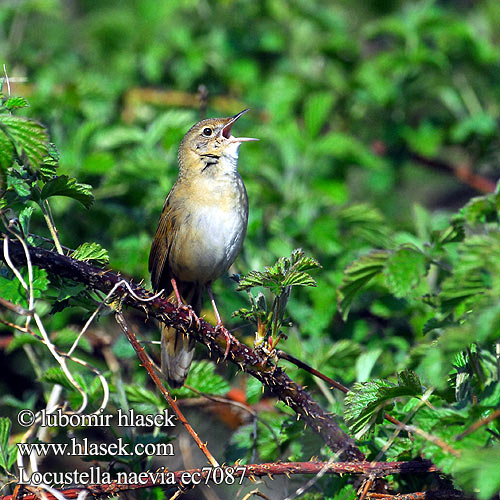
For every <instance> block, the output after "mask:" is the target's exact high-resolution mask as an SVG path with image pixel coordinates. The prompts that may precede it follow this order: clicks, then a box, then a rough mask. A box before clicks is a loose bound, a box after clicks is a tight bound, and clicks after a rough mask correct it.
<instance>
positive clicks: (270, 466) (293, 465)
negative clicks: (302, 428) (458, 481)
mask: <svg viewBox="0 0 500 500" xmlns="http://www.w3.org/2000/svg"><path fill="white" fill-rule="evenodd" d="M215 470H219V471H220V473H221V474H214V471H215ZM229 471H230V474H231V475H232V476H233V477H234V478H241V476H244V477H245V478H249V479H253V478H256V477H265V476H268V477H270V478H271V479H272V478H273V476H279V475H286V476H290V475H292V474H318V473H319V472H320V471H324V472H325V473H326V474H355V475H366V474H370V475H371V476H372V477H374V478H378V477H384V476H388V475H390V474H423V473H428V472H439V471H438V469H437V468H436V466H435V465H432V464H431V463H430V462H428V461H425V460H423V461H413V462H332V463H329V462H283V463H267V464H251V465H244V466H243V465H238V464H234V465H232V466H223V467H216V468H215V469H212V468H210V467H204V468H202V469H189V470H181V471H175V472H171V473H169V472H168V471H166V470H160V471H158V476H156V473H154V472H153V473H151V475H150V479H149V480H147V481H144V482H142V481H141V484H122V483H118V482H117V481H112V482H111V483H109V484H91V485H88V486H86V487H84V488H82V487H80V488H70V489H67V490H62V491H61V492H60V493H61V494H62V495H64V497H65V498H67V499H76V498H78V494H79V493H80V492H81V491H85V490H88V491H90V492H91V493H92V496H93V497H94V498H98V497H109V496H110V495H113V496H117V495H118V494H119V493H122V492H124V491H127V490H137V489H142V488H151V487H152V486H157V485H161V486H165V481H164V478H163V475H164V474H169V475H170V477H169V482H168V485H169V486H175V485H177V486H178V487H180V488H181V489H184V488H191V487H193V482H189V481H186V479H188V480H189V478H196V479H197V480H201V481H200V483H199V484H205V482H206V481H207V482H210V480H211V478H214V477H215V479H220V477H222V476H221V475H222V474H228V473H229ZM90 474H91V475H92V471H90ZM96 475H98V474H97V473H96ZM225 477H229V476H225ZM183 478H184V479H183ZM238 482H239V481H238ZM427 493H429V492H427ZM434 493H439V492H434ZM457 493H458V492H457ZM45 495H46V497H47V499H48V500H56V499H55V497H54V496H53V495H51V494H50V493H48V492H46V493H45ZM368 496H370V493H368ZM386 497H387V498H392V496H391V495H387V496H386ZM381 498H385V497H384V496H382V497H381ZM398 498H399V497H398ZM421 498H431V497H421ZM436 498H437V497H436ZM440 498H443V497H440ZM456 498H459V497H458V496H457V497H456ZM0 500H15V499H14V495H5V496H0ZM22 500H38V498H37V496H36V495H25V496H23V497H22Z"/></svg>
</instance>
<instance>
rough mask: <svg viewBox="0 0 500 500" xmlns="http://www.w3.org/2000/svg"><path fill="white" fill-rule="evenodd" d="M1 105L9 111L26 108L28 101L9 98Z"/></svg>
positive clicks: (20, 98)
mask: <svg viewBox="0 0 500 500" xmlns="http://www.w3.org/2000/svg"><path fill="white" fill-rule="evenodd" d="M3 105H4V106H5V107H6V108H7V109H8V110H9V111H12V110H13V109H21V108H27V107H28V106H29V104H28V101H27V100H26V99H25V98H24V97H9V98H8V99H6V100H5V101H4V102H3Z"/></svg>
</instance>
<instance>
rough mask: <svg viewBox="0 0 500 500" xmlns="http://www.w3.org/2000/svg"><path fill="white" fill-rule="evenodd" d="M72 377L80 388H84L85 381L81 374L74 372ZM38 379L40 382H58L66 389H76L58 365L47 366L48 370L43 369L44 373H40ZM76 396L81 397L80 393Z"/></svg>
mask: <svg viewBox="0 0 500 500" xmlns="http://www.w3.org/2000/svg"><path fill="white" fill-rule="evenodd" d="M72 375H73V378H74V379H75V381H76V382H77V384H78V385H79V386H80V387H81V388H82V389H84V390H85V389H86V384H85V381H84V380H83V378H82V376H81V375H80V374H79V373H77V372H74V373H73V374H72ZM40 381H42V382H49V383H52V384H59V385H61V386H63V387H65V388H66V389H69V390H70V391H76V388H75V387H74V386H73V384H72V383H71V382H70V381H69V379H68V377H66V375H65V374H64V372H63V371H62V369H61V368H60V367H59V366H53V367H51V368H49V369H48V370H46V371H45V373H43V374H42V376H41V377H40ZM78 396H79V397H80V398H81V396H80V394H78Z"/></svg>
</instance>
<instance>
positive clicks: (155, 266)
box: [149, 189, 177, 295]
mask: <svg viewBox="0 0 500 500" xmlns="http://www.w3.org/2000/svg"><path fill="white" fill-rule="evenodd" d="M172 192H173V189H172V190H171V191H170V193H169V195H168V196H167V199H166V200H165V204H164V205H163V210H162V212H161V217H160V221H159V223H158V228H157V229H156V234H155V237H154V239H153V244H152V245H151V251H150V253H149V272H150V273H151V283H152V285H153V289H154V290H160V289H162V288H163V289H164V290H165V294H166V295H169V294H170V293H171V292H172V284H171V282H170V280H171V278H172V277H173V276H172V272H171V270H170V266H169V263H168V254H169V252H170V247H171V246H172V242H173V240H174V238H175V233H176V230H177V228H176V224H175V221H176V217H174V216H172V215H173V214H172V206H171V204H170V197H171V194H172Z"/></svg>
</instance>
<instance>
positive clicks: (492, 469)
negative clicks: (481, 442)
mask: <svg viewBox="0 0 500 500" xmlns="http://www.w3.org/2000/svg"><path fill="white" fill-rule="evenodd" d="M499 470H500V445H499V444H496V445H495V446H493V447H491V448H484V449H468V450H467V452H466V453H463V454H462V456H461V457H460V460H456V461H455V463H454V466H453V475H454V477H455V480H456V481H457V482H458V484H460V485H461V486H462V487H463V488H465V489H466V490H468V491H470V492H471V493H473V492H474V495H475V496H477V497H478V498H479V499H481V500H488V499H489V498H493V497H494V496H495V495H496V494H498V492H499V491H500V474H499V473H498V471H499Z"/></svg>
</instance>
